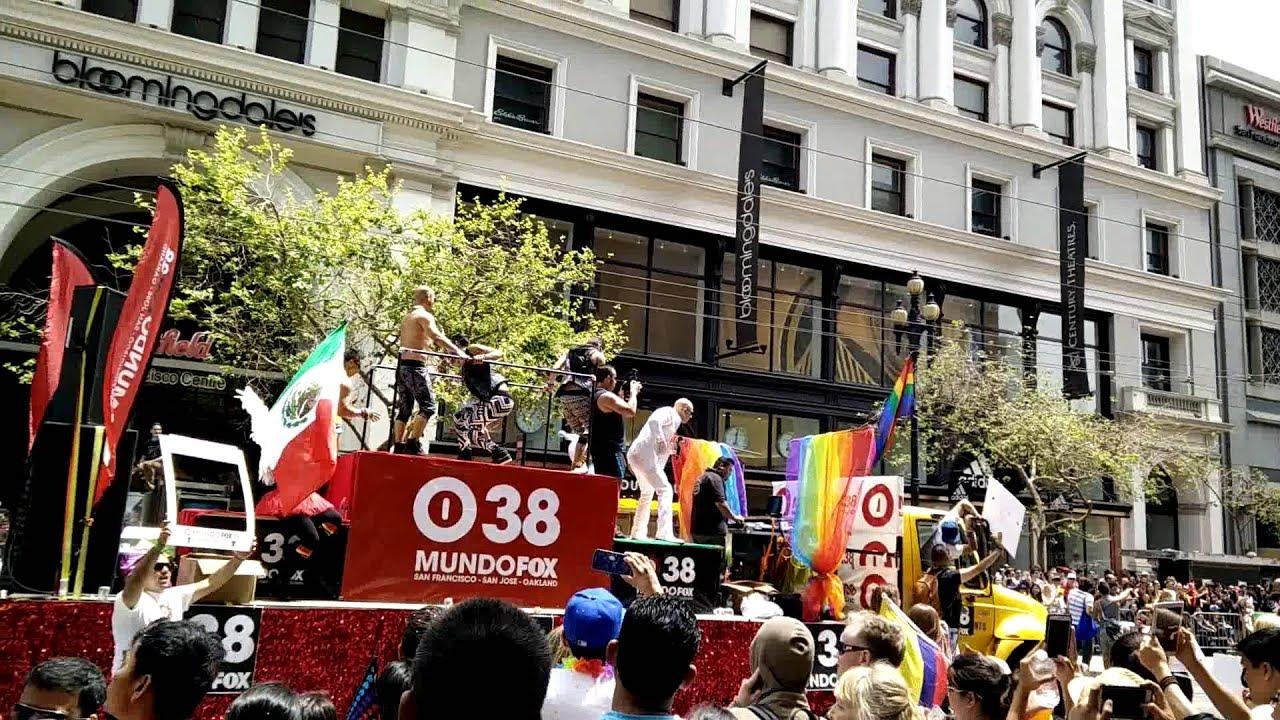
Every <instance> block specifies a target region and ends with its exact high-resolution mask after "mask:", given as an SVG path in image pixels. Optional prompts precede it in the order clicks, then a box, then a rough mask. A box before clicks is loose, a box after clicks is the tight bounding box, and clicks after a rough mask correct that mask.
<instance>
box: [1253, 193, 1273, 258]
mask: <svg viewBox="0 0 1280 720" xmlns="http://www.w3.org/2000/svg"><path fill="white" fill-rule="evenodd" d="M1253 219H1254V225H1255V230H1256V234H1257V236H1258V239H1259V240H1262V241H1265V242H1269V243H1278V244H1280V194H1276V193H1273V192H1270V191H1267V190H1263V189H1262V188H1260V187H1255V188H1254V189H1253Z"/></svg>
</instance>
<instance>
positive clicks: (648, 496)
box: [627, 398, 693, 542]
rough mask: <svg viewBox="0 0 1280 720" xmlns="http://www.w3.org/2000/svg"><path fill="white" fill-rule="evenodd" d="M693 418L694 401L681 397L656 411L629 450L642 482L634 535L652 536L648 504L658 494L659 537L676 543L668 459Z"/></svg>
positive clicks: (632, 525)
mask: <svg viewBox="0 0 1280 720" xmlns="http://www.w3.org/2000/svg"><path fill="white" fill-rule="evenodd" d="M692 419H693V403H691V402H689V401H688V400H686V399H685V398H680V399H679V400H677V401H676V402H675V404H674V405H672V406H671V407H664V408H658V409H657V410H654V411H653V414H652V415H650V416H649V419H648V420H647V421H646V422H645V424H644V427H642V428H640V432H639V433H638V434H637V435H636V439H635V441H634V442H632V443H631V447H630V448H628V449H627V465H628V466H630V467H631V472H633V473H635V476H636V481H637V483H639V485H640V499H639V500H638V501H637V502H636V514H635V518H634V519H633V520H632V521H631V537H632V538H634V539H636V540H644V539H646V538H648V537H649V505H650V503H652V502H653V496H654V495H655V494H656V495H657V496H658V530H657V532H656V533H655V537H656V538H657V539H658V540H666V541H669V542H675V540H676V535H675V532H674V528H673V527H672V521H671V481H670V480H668V479H667V472H666V466H667V461H668V460H670V459H671V456H672V455H673V454H675V451H676V431H677V430H679V429H680V426H681V425H682V424H684V423H687V422H689V421H690V420H692Z"/></svg>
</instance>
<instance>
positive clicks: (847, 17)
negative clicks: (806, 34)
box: [816, 0, 858, 77]
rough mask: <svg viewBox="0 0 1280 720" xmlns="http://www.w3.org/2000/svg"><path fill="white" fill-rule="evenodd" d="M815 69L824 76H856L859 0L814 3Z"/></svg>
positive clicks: (826, 0)
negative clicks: (816, 19) (815, 26)
mask: <svg viewBox="0 0 1280 720" xmlns="http://www.w3.org/2000/svg"><path fill="white" fill-rule="evenodd" d="M816 2H817V4H818V23H817V37H818V43H817V45H818V47H817V70H818V72H819V73H821V74H822V75H824V76H827V77H832V76H835V77H855V75H854V73H855V72H856V70H855V68H856V65H857V57H858V0H816Z"/></svg>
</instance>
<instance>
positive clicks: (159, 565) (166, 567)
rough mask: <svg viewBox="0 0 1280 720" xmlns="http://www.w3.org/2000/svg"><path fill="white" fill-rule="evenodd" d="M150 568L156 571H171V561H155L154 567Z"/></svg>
mask: <svg viewBox="0 0 1280 720" xmlns="http://www.w3.org/2000/svg"><path fill="white" fill-rule="evenodd" d="M152 569H153V570H155V571H156V572H162V571H164V570H168V571H169V572H173V563H167V562H158V563H156V566H155V567H154V568H152Z"/></svg>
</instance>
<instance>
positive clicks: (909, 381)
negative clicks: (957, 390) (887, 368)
mask: <svg viewBox="0 0 1280 720" xmlns="http://www.w3.org/2000/svg"><path fill="white" fill-rule="evenodd" d="M915 411H916V359H915V358H914V357H909V358H907V361H906V362H905V363H903V364H902V372H900V373H898V379H897V380H895V381H894V382H893V390H892V391H890V392H889V397H887V398H885V401H884V408H883V409H881V410H880V421H879V422H878V423H876V451H875V455H874V456H873V459H872V461H871V464H872V465H875V464H876V463H878V462H880V459H881V458H883V457H884V454H885V453H886V452H888V451H889V448H890V447H892V446H893V430H894V428H896V427H897V426H898V420H900V419H904V418H909V417H911V414H912V413H914V412H915Z"/></svg>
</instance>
